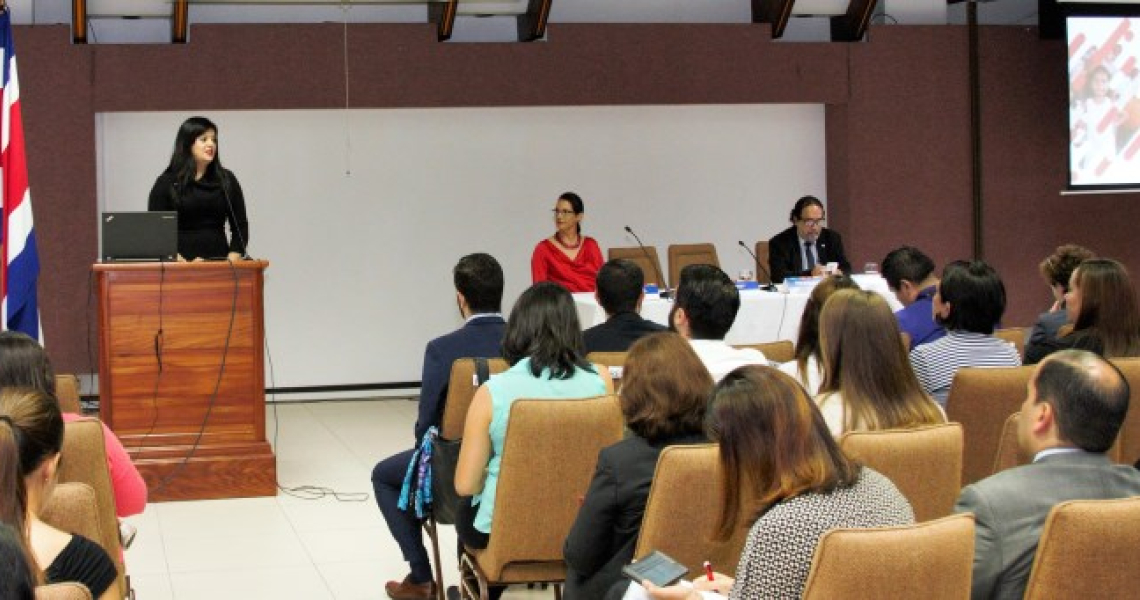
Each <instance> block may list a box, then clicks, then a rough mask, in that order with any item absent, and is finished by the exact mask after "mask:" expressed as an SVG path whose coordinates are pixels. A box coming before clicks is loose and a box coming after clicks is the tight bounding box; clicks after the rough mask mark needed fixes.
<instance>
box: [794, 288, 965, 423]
mask: <svg viewBox="0 0 1140 600" xmlns="http://www.w3.org/2000/svg"><path fill="white" fill-rule="evenodd" d="M819 328H820V332H819V338H820V347H821V349H822V354H823V383H822V385H821V386H820V394H819V396H818V397H817V398H816V404H817V405H818V406H819V410H820V412H821V413H822V414H823V419H824V421H826V422H827V427H828V429H830V430H831V433H832V434H833V435H834V436H835V437H837V438H838V437H839V436H841V435H843V434H844V433H846V432H848V431H871V430H878V429H902V428H907V427H919V426H922V425H932V424H935V423H945V422H946V415H945V413H943V412H942V409H941V408H940V407H939V406H938V404H937V403H935V402H934V400H932V399H931V398H930V396H928V395H926V392H924V391H922V386H920V385H919V384H918V379H917V378H915V375H914V370H913V369H911V368H910V363H909V361H908V360H907V354H906V348H904V347H903V343H902V336H900V335H899V330H898V327H897V325H896V324H895V317H894V315H892V314H891V308H890V306H889V305H888V304H887V301H886V300H884V299H883V297H882V296H880V295H878V294H876V293H875V292H864V291H861V290H841V291H838V292H836V293H835V294H832V296H831V299H830V300H828V301H827V304H825V305H824V307H823V314H821V315H820V318H819Z"/></svg>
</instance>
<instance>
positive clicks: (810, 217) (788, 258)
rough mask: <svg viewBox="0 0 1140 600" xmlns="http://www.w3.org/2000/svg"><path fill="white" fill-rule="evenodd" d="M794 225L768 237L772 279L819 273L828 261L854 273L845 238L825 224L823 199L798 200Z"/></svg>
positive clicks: (810, 197)
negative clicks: (844, 244)
mask: <svg viewBox="0 0 1140 600" xmlns="http://www.w3.org/2000/svg"><path fill="white" fill-rule="evenodd" d="M791 221H792V226H791V227H789V228H787V229H785V230H783V231H781V232H780V233H778V234H776V235H775V236H774V237H773V238H772V239H770V240H768V270H769V271H771V274H772V283H782V282H783V281H784V278H785V277H796V276H803V277H809V276H810V277H817V276H819V275H823V272H824V271H823V268H824V266H826V265H827V264H828V263H837V264H838V266H839V270H840V271H841V272H843V273H847V274H851V263H849V262H847V255H846V254H844V252H843V238H842V237H840V235H839V234H838V233H836V232H835V231H832V230H831V229H826V228H824V226H823V223H824V221H825V218H824V213H823V203H822V202H820V201H819V198H816V197H815V196H804V197H803V198H800V199H799V200H798V201H796V205H795V206H794V207H793V208H792V214H791Z"/></svg>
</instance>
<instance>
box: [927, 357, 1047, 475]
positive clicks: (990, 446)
mask: <svg viewBox="0 0 1140 600" xmlns="http://www.w3.org/2000/svg"><path fill="white" fill-rule="evenodd" d="M1033 369H1034V367H1031V366H1026V367H992V368H982V367H966V368H963V369H958V373H957V374H955V375H954V383H953V384H952V385H951V386H950V395H949V397H948V398H947V399H946V417H947V419H948V420H949V421H952V422H955V423H961V424H962V436H963V454H962V485H963V486H966V485H970V484H971V483H974V482H975V481H978V480H980V479H984V478H986V477H989V476H990V474H991V473H992V472H993V466H994V453H995V452H997V448H998V443H999V441H1000V440H1001V435H1002V427H1003V426H1004V424H1005V420H1006V418H1007V417H1009V415H1010V414H1011V413H1014V412H1017V411H1018V410H1019V409H1020V408H1021V403H1022V402H1024V401H1025V393H1026V391H1025V386H1026V384H1028V383H1029V378H1030V376H1031V375H1032V374H1033Z"/></svg>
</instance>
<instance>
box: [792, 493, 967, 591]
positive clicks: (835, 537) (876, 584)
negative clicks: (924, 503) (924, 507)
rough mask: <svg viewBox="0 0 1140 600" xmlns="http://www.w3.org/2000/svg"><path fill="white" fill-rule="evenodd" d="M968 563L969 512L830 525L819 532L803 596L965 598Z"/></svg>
mask: <svg viewBox="0 0 1140 600" xmlns="http://www.w3.org/2000/svg"><path fill="white" fill-rule="evenodd" d="M973 568H974V515H971V514H960V515H954V516H950V517H945V518H942V519H938V520H936V521H927V522H926V523H920V524H918V525H910V526H906V527H881V528H874V529H833V530H831V531H829V532H827V533H825V534H824V535H823V537H822V538H821V539H820V541H819V545H818V546H816V549H815V556H813V557H812V561H811V573H809V574H808V579H807V583H806V585H805V586H804V595H803V597H804V599H805V600H825V599H826V600H834V599H835V598H843V599H844V600H861V599H866V600H871V599H872V598H873V599H875V600H880V599H884V598H887V599H891V598H897V599H902V598H923V599H931V600H933V599H937V600H951V599H953V600H966V599H968V598H969V597H970V578H971V574H972V572H973Z"/></svg>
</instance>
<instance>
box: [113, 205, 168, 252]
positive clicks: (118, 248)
mask: <svg viewBox="0 0 1140 600" xmlns="http://www.w3.org/2000/svg"><path fill="white" fill-rule="evenodd" d="M102 241H103V246H102V251H101V252H100V253H99V255H100V256H101V257H102V259H103V262H150V261H153V262H160V261H167V262H173V261H174V260H175V258H176V257H177V255H178V213H176V212H174V211H163V212H105V213H103V217H102Z"/></svg>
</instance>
